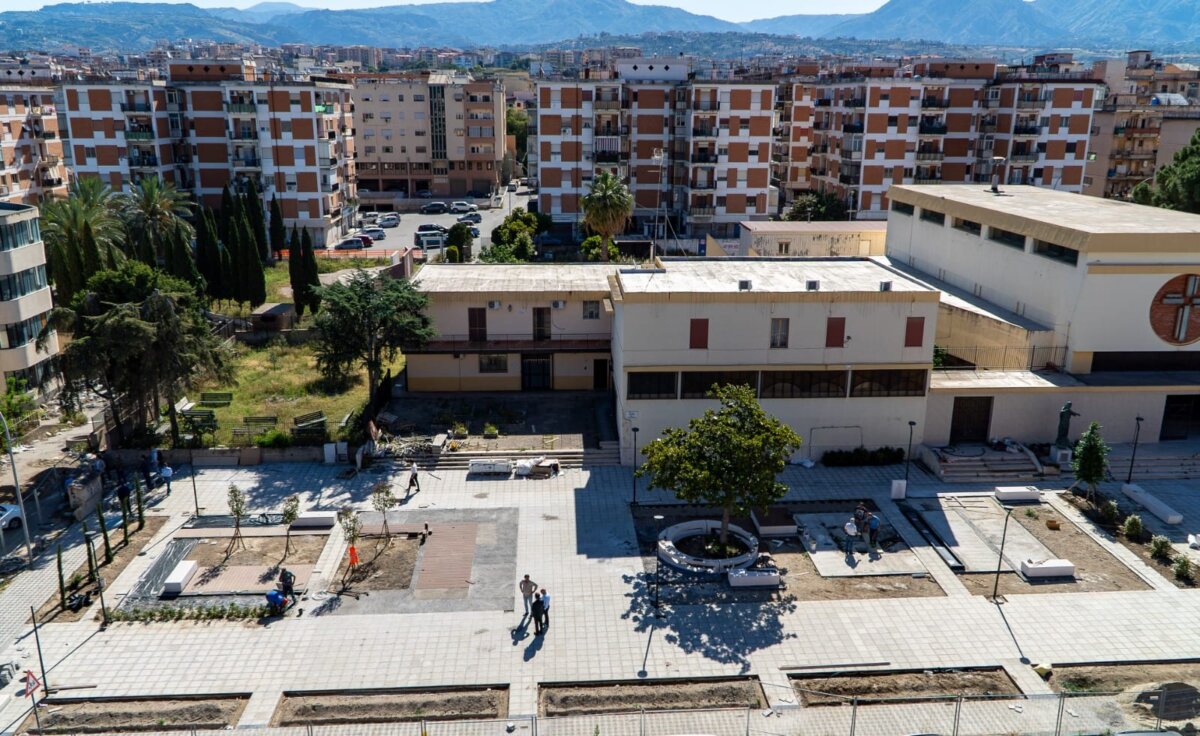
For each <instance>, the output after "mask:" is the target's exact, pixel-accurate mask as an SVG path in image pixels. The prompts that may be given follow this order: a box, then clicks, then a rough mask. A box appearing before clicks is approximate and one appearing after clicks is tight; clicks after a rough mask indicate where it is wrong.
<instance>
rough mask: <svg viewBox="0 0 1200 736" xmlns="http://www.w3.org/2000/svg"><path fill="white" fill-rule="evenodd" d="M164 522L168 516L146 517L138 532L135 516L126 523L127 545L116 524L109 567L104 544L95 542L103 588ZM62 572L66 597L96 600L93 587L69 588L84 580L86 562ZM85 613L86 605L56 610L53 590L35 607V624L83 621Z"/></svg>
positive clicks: (55, 597) (109, 537)
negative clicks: (77, 595) (88, 595)
mask: <svg viewBox="0 0 1200 736" xmlns="http://www.w3.org/2000/svg"><path fill="white" fill-rule="evenodd" d="M166 523H167V517H165V516H147V517H146V526H144V527H142V529H141V530H140V531H135V530H136V529H137V518H136V516H135V518H134V519H133V520H131V522H130V524H129V544H125V543H124V541H123V540H124V536H123V535H122V534H121V526H120V525H119V524H118V525H117V527H116V529H109V530H108V539H109V541H110V542H111V543H112V544H113V545H114V550H113V561H112V562H110V563H108V564H105V562H104V542H103V541H100V540H97V543H96V558H97V559H96V564H98V565H99V566H100V569H99V572H100V577H102V578H104V584H105V586H106V588H107V587H110V586H112V584H113V581H115V580H116V579H117V578H118V577H120V575H121V573H122V572H124V571H125V568H126V567H128V566H129V563H130V562H133V560H134V559H135V558H136V557H137V556H138V553H139V552H141V551H142V548H143V547H145V546H146V543H147V542H149V541H150V540H151V539H153V538H154V535H155V534H157V533H158V530H159V529H161V528H162V525H163V524H166ZM63 572H64V573H65V577H66V582H67V585H68V588H67V596H68V597H69V596H70V595H71V594H72V593H91V595H92V600H93V601H96V600H98V597H99V591H98V590H97V589H96V586H95V584H91V583H87V582H83V583H81V584H80V585H79V586H78V587H77V588H76V589H74V590H72V589H71V588H70V587H69V586H70V583H71V580H73V579H79V580H84V581H86V579H87V572H88V566H87V562H84V563H83V564H82V565H80V566H79V567H77V568H76V569H75V570H74V572H71V573H66V571H65V570H64V571H63ZM87 610H88V606H84V607H82V608H80V609H79V610H78V611H72V610H71V609H69V608H68V609H63V608H59V595H58V591H55V592H54V593H51V594H50V597H49V598H47V599H46V601H45V602H44V603H43V604H42V605H41V607H40V608H38V612H37V616H38V623H43V624H45V623H50V622H51V621H53V622H55V623H65V622H69V621H78V620H80V619H82V618H83V617H84V615H85V614H87Z"/></svg>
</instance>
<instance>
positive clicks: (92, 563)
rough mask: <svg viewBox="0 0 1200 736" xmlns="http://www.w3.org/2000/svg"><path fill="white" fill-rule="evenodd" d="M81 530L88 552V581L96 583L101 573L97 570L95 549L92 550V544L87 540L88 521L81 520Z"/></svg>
mask: <svg viewBox="0 0 1200 736" xmlns="http://www.w3.org/2000/svg"><path fill="white" fill-rule="evenodd" d="M79 531H80V533H81V534H83V548H84V550H85V551H86V552H87V566H88V582H89V583H94V582H96V579H97V578H98V577H100V573H99V571H97V570H96V567H97V565H96V553H95V551H93V550H92V545H90V544H88V542H87V538H88V525H87V521H82V520H81V521H80V522H79Z"/></svg>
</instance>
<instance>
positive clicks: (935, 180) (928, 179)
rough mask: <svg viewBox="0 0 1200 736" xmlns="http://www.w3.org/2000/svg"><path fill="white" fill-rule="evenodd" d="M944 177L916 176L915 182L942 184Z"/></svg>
mask: <svg viewBox="0 0 1200 736" xmlns="http://www.w3.org/2000/svg"><path fill="white" fill-rule="evenodd" d="M941 183H942V177H940V176H914V177H913V184H941Z"/></svg>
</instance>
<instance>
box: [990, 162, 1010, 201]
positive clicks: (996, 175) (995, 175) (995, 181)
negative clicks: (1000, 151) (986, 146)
mask: <svg viewBox="0 0 1200 736" xmlns="http://www.w3.org/2000/svg"><path fill="white" fill-rule="evenodd" d="M1006 160H1007V159H1005V158H1004V157H1003V156H992V194H999V193H1000V167H1001V166H1003V165H1004V162H1005V161H1006Z"/></svg>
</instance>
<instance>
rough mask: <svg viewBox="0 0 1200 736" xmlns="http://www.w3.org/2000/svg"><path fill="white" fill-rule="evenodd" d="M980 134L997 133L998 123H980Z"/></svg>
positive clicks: (987, 121) (989, 121)
mask: <svg viewBox="0 0 1200 736" xmlns="http://www.w3.org/2000/svg"><path fill="white" fill-rule="evenodd" d="M979 132H980V133H995V132H996V121H995V120H982V121H980V123H979Z"/></svg>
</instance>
